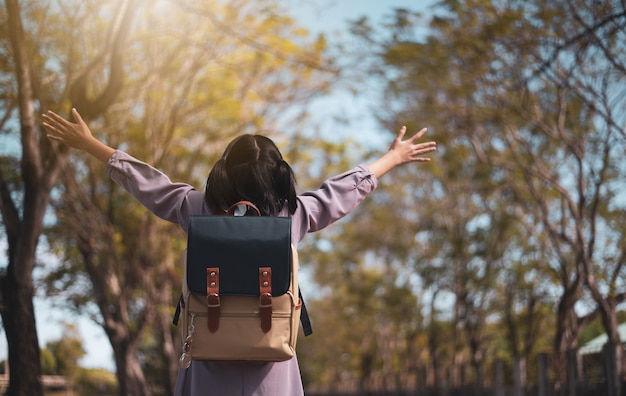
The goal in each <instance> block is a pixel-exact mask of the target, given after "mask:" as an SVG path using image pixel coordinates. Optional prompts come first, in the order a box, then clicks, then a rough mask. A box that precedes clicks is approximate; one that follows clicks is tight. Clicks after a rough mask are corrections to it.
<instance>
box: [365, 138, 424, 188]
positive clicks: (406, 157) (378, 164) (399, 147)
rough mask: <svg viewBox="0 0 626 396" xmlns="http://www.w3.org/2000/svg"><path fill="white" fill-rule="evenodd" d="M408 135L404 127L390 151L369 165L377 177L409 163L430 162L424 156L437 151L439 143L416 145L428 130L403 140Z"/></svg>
mask: <svg viewBox="0 0 626 396" xmlns="http://www.w3.org/2000/svg"><path fill="white" fill-rule="evenodd" d="M405 133H406V127H404V126H403V127H402V128H401V129H400V132H398V135H397V136H396V138H395V139H394V140H393V143H391V146H390V147H389V150H388V151H387V152H386V153H385V154H383V155H382V156H381V157H380V158H378V159H376V160H374V161H373V162H371V163H369V164H367V167H368V168H369V170H370V171H372V173H373V174H374V175H375V176H376V177H377V178H379V177H381V176H382V175H384V174H385V173H387V172H389V171H390V170H392V169H393V168H395V167H396V166H399V165H404V164H407V163H409V162H428V161H430V158H428V157H422V156H423V155H424V154H428V153H431V152H433V151H435V150H437V143H435V142H426V143H416V142H417V140H418V139H419V138H421V137H422V136H423V135H424V134H425V133H426V128H424V129H422V130H421V131H419V132H418V133H416V134H415V135H414V136H413V137H411V138H409V139H407V140H402V138H403V137H404V134H405Z"/></svg>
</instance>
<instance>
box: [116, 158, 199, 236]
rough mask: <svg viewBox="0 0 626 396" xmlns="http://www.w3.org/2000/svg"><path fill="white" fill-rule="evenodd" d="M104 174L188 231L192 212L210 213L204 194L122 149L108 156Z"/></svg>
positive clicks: (166, 218)
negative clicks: (174, 179) (173, 179)
mask: <svg viewBox="0 0 626 396" xmlns="http://www.w3.org/2000/svg"><path fill="white" fill-rule="evenodd" d="M105 173H106V175H107V176H109V177H110V178H111V179H112V180H113V181H114V182H115V183H117V184H118V185H119V186H120V187H122V188H123V189H124V190H126V191H127V192H128V193H130V194H131V195H132V196H133V197H135V198H136V199H137V200H138V201H139V202H141V204H142V205H144V206H145V207H146V208H148V210H150V211H151V212H152V213H154V214H155V215H157V216H159V217H160V218H162V219H164V220H167V221H171V222H173V223H178V224H180V226H181V227H182V228H183V230H185V231H186V230H187V226H188V222H189V220H188V219H189V215H191V214H200V213H207V209H206V205H205V204H204V194H203V193H201V192H199V191H197V190H196V189H195V188H194V187H193V186H191V185H189V184H185V183H174V182H172V181H171V180H170V178H169V177H168V176H167V175H165V174H164V173H163V172H161V171H159V170H158V169H156V168H154V167H152V166H151V165H148V164H146V163H145V162H142V161H139V160H138V159H136V158H134V157H132V156H130V155H128V154H126V153H125V152H123V151H119V150H118V151H116V152H115V153H114V154H113V156H112V157H111V158H110V159H109V162H108V164H107V167H106V169H105Z"/></svg>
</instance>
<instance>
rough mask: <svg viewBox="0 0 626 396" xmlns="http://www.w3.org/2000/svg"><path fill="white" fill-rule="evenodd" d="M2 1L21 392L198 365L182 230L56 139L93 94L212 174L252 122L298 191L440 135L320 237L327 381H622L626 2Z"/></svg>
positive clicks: (163, 159)
mask: <svg viewBox="0 0 626 396" xmlns="http://www.w3.org/2000/svg"><path fill="white" fill-rule="evenodd" d="M546 3H548V4H546ZM0 21H1V22H2V23H1V24H0V25H1V26H2V27H1V28H0V54H1V56H0V209H1V213H2V217H1V218H0V220H1V221H2V226H3V227H0V246H2V248H3V252H4V253H3V255H1V256H0V287H1V288H2V290H1V295H0V298H1V299H0V313H1V314H2V324H3V327H2V334H3V337H2V339H1V340H0V359H1V360H3V363H2V365H1V366H0V367H1V368H2V369H3V373H4V376H1V377H0V378H2V382H1V386H2V387H3V388H4V389H6V390H7V392H8V393H7V394H11V395H29V396H32V395H40V394H43V393H44V392H45V394H54V393H55V392H57V393H60V394H67V393H68V392H72V393H74V394H85V395H87V394H120V395H131V394H132V395H168V394H172V388H173V384H174V381H175V375H176V370H177V360H178V356H179V355H180V348H181V347H180V346H181V344H182V342H181V340H180V335H179V329H178V328H176V327H174V326H172V325H171V320H172V314H173V311H174V307H175V304H176V301H177V300H178V296H179V294H180V285H181V282H182V279H181V277H182V265H181V263H182V254H183V250H184V248H185V243H186V239H185V234H184V232H183V231H182V230H180V229H179V228H178V227H177V226H174V225H172V224H169V223H166V222H164V221H162V220H160V219H158V218H156V217H154V216H152V215H151V214H149V213H148V211H147V210H145V209H144V208H143V207H141V206H140V205H139V204H138V203H137V202H135V201H134V200H133V199H132V198H131V197H129V196H127V194H125V193H124V192H123V191H121V190H120V189H119V188H118V187H117V186H116V185H115V184H114V183H112V182H111V181H110V180H109V179H108V178H107V177H106V176H105V175H104V169H103V166H101V165H100V164H99V163H97V162H96V161H94V160H93V159H91V158H88V157H87V156H85V155H83V154H80V153H77V152H74V151H68V150H67V149H66V148H65V147H59V146H58V145H56V144H51V143H50V142H49V141H48V140H47V139H46V138H45V137H44V136H43V134H42V133H43V130H42V128H41V118H40V116H39V114H41V113H42V112H44V111H46V110H48V109H50V110H54V111H56V112H58V113H59V114H61V115H63V116H68V114H69V110H70V109H71V108H72V107H76V108H77V109H78V110H79V111H80V112H81V114H82V115H83V116H84V118H85V119H86V121H87V122H88V123H89V125H90V127H91V129H92V131H93V132H94V134H95V135H96V136H97V137H98V138H100V139H102V140H104V141H105V142H107V143H108V144H109V145H111V146H114V147H118V148H120V149H122V150H126V151H128V152H129V153H130V154H132V155H133V156H135V157H137V158H139V159H142V160H144V161H146V162H148V163H150V164H153V165H154V166H156V167H157V168H159V169H162V170H163V171H164V172H165V173H167V174H168V175H169V176H170V178H171V179H172V180H174V181H185V182H188V183H190V184H192V185H194V186H196V187H197V188H198V189H203V188H204V183H205V180H206V175H207V174H208V171H209V169H210V168H211V166H212V164H213V163H214V162H215V160H216V159H217V158H219V155H221V153H222V151H223V149H224V146H225V144H226V143H227V142H228V141H230V140H231V139H232V138H233V137H235V136H237V135H239V134H242V133H261V134H265V135H268V136H270V137H271V138H273V139H274V140H275V141H276V142H277V144H278V145H279V147H280V148H281V150H282V152H283V153H284V155H285V157H286V159H287V160H288V162H289V163H290V164H291V165H292V167H293V168H294V170H295V172H296V176H297V179H298V191H300V192H302V191H306V190H307V189H313V188H316V187H317V186H319V184H320V183H321V182H322V181H323V180H324V179H326V178H327V177H330V176H332V175H334V174H337V173H340V172H342V171H344V170H347V169H349V168H350V167H352V166H354V165H357V164H359V163H363V162H366V161H368V160H369V159H371V158H373V157H374V156H377V155H380V154H381V153H383V152H384V151H385V150H386V149H387V147H388V145H389V144H390V143H391V140H392V139H393V137H394V135H395V134H396V133H397V131H398V130H399V128H400V127H401V126H402V125H406V126H407V127H408V130H409V131H410V132H411V133H414V132H416V131H417V130H419V129H421V128H422V127H427V128H428V129H429V131H428V134H427V135H426V136H427V137H426V139H428V140H436V141H437V143H438V151H437V152H436V153H435V154H434V155H432V158H433V161H432V162H430V163H428V164H419V165H415V166H406V167H402V168H401V169H395V170H394V171H393V172H391V173H389V174H388V175H385V177H384V178H382V179H381V181H380V186H379V188H378V190H377V191H376V192H375V193H374V194H373V195H372V196H371V197H370V198H368V200H366V201H365V202H364V203H363V204H362V205H361V206H360V207H359V208H358V209H357V210H356V211H355V212H354V213H353V214H351V215H350V216H349V217H348V218H346V219H343V220H341V221H340V222H338V223H337V224H335V225H333V226H332V227H330V228H328V229H326V230H323V231H321V232H319V233H316V234H311V235H309V236H308V237H307V238H306V239H305V240H304V241H303V243H302V244H301V245H300V248H299V250H300V261H301V264H302V270H301V272H302V278H303V279H302V288H303V293H304V296H305V298H306V300H307V305H308V307H309V310H310V315H311V317H312V321H313V327H314V335H313V336H312V337H306V338H304V337H300V339H299V341H298V356H299V361H300V367H301V371H302V377H303V381H304V383H305V387H306V389H307V394H310V395H317V394H319V395H338V394H359V395H360V394H372V395H378V394H381V395H382V394H388V395H396V394H398V395H399V394H442V395H444V394H474V395H482V394H515V395H523V394H526V395H534V394H541V395H549V394H565V392H578V393H575V394H598V393H601V394H607V395H619V394H621V392H622V391H623V389H626V388H624V384H623V379H624V378H626V376H625V374H626V364H624V363H625V361H624V359H625V358H624V353H623V341H622V340H623V339H624V337H626V325H621V324H622V323H626V314H625V313H624V304H623V301H624V298H625V297H626V269H625V268H624V264H625V262H626V242H625V239H626V238H624V233H625V232H626V228H625V225H624V222H623V221H622V219H624V215H625V210H626V201H625V200H624V196H625V195H624V193H625V190H626V186H625V184H624V180H625V176H626V161H624V154H625V150H626V134H625V130H624V127H625V122H624V121H625V120H624V111H623V110H624V105H625V104H626V102H625V100H624V88H625V85H624V83H625V76H626V69H625V68H624V64H626V62H625V59H624V57H625V54H626V51H624V49H625V48H624V47H625V45H626V35H625V31H626V30H625V29H624V28H625V24H626V8H625V5H624V4H623V3H621V2H617V1H591V0H588V1H582V0H580V1H577V0H555V1H552V2H543V1H534V0H531V1H506V2H503V1H490V0H472V1H468V0H465V1H462V0H443V1H409V0H402V1H401V0H394V1H392V0H389V1H372V0H367V1H364V0H361V1H353V0H338V1H329V0H308V1H304V0H302V1H298V2H290V1H286V0H282V1H281V0H255V1H245V0H236V1H229V2H224V1H203V2H199V1H194V0H185V1H170V0H156V1H145V0H123V1H122V0H115V1H98V2H95V1H90V0H50V1H32V0H31V1H28V0H27V1H17V0H6V1H5V2H4V3H2V4H0ZM34 373H41V374H42V375H43V377H42V378H43V380H42V381H41V382H39V381H35V380H33V378H36V377H37V375H36V374H34ZM33 375H34V377H33ZM498 392H504V393H498ZM568 394H573V393H568Z"/></svg>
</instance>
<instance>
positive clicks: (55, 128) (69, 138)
mask: <svg viewBox="0 0 626 396" xmlns="http://www.w3.org/2000/svg"><path fill="white" fill-rule="evenodd" d="M72 116H73V117H74V120H75V121H76V123H73V122H70V121H67V120H66V119H64V118H63V117H61V116H59V115H58V114H56V113H54V112H52V111H50V110H48V112H47V113H46V114H42V117H43V118H44V120H45V121H44V123H43V126H44V127H45V128H46V130H47V131H48V134H47V136H48V138H49V139H51V140H56V141H58V142H61V143H65V144H67V145H68V146H70V147H73V148H75V149H78V150H81V151H84V152H86V153H88V154H90V155H92V156H93V157H95V158H96V159H98V160H99V161H101V162H103V163H105V164H106V163H107V162H108V161H109V158H111V156H112V155H113V153H114V152H115V149H113V148H112V147H109V146H107V145H106V144H104V143H102V142H101V141H99V140H98V139H96V138H95V137H93V135H92V134H91V131H90V130H89V127H88V126H87V124H86V123H85V121H83V119H82V117H81V116H80V114H78V111H76V109H72Z"/></svg>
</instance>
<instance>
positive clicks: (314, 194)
mask: <svg viewBox="0 0 626 396" xmlns="http://www.w3.org/2000/svg"><path fill="white" fill-rule="evenodd" d="M105 172H106V174H107V176H109V177H110V178H111V179H112V180H113V181H115V182H116V183H117V184H119V185H120V186H121V187H122V188H124V189H125V190H126V191H128V192H129V193H130V194H132V195H133V196H134V197H135V198H136V199H137V200H138V201H139V202H141V203H142V204H143V205H144V206H145V207H146V208H148V209H149V210H150V211H151V212H152V213H154V214H155V215H157V216H159V217H161V218H162V219H164V220H168V221H171V222H174V223H177V224H179V225H180V226H181V227H182V229H183V230H185V232H186V231H187V226H188V222H189V215H192V214H208V213H209V210H208V208H207V205H206V204H205V202H204V193H202V192H200V191H197V190H196V189H195V188H194V187H192V186H190V185H188V184H184V183H173V182H172V181H170V179H169V178H168V177H167V176H166V175H165V174H164V173H162V172H160V171H159V170H157V169H155V168H154V167H152V166H150V165H148V164H146V163H144V162H141V161H139V160H137V159H135V158H133V157H132V156H130V155H128V154H126V153H124V152H123V151H119V150H118V151H116V152H115V154H113V156H112V157H111V158H110V159H109V162H108V164H107V167H106V171H105ZM377 184H378V181H377V179H376V176H374V174H373V173H372V172H370V170H369V169H367V168H366V167H365V166H362V165H361V166H357V167H355V168H353V169H351V170H349V171H348V172H345V173H342V174H340V175H338V176H335V177H333V178H330V179H328V180H327V181H326V182H324V183H323V184H322V186H321V187H320V188H319V189H318V190H315V191H309V192H306V193H304V194H301V195H299V196H298V197H297V200H298V207H297V209H296V211H295V213H294V214H293V215H292V220H291V221H292V231H291V233H292V241H293V242H294V243H297V242H298V241H300V240H301V239H302V238H303V237H304V235H306V233H308V232H314V231H318V230H321V229H322V228H324V227H326V226H328V225H330V224H332V223H333V222H335V221H337V220H339V219H340V218H342V217H343V216H345V215H347V214H348V213H350V212H351V211H352V210H353V209H354V208H355V207H356V206H357V205H358V204H359V203H360V202H361V201H362V200H363V199H364V198H365V197H366V196H367V195H368V194H369V193H371V192H372V191H373V190H374V189H375V188H376V186H377ZM283 212H284V213H281V214H282V215H284V216H286V215H288V212H287V209H284V210H283ZM175 395H176V396H207V395H217V396H230V395H242V396H299V395H304V390H303V387H302V380H301V377H300V369H299V367H298V360H297V358H296V356H294V357H293V358H292V359H290V360H287V361H284V362H221V361H193V362H192V363H191V366H190V367H189V368H188V369H180V370H179V372H178V378H177V380H176V390H175Z"/></svg>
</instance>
